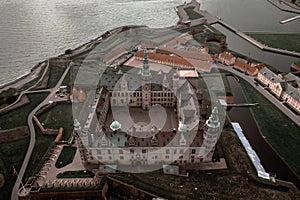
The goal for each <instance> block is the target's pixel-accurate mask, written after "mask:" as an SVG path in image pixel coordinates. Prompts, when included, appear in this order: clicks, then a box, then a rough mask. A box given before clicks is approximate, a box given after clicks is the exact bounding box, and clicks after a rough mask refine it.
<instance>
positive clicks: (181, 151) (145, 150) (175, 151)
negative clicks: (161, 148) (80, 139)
mask: <svg viewBox="0 0 300 200" xmlns="http://www.w3.org/2000/svg"><path fill="white" fill-rule="evenodd" d="M104 151H107V154H112V151H111V149H107V150H104ZM96 152H97V154H98V155H99V154H101V153H103V150H102V151H101V149H97V150H96ZM129 152H130V153H132V154H133V153H134V152H135V151H134V149H130V150H129ZM170 152H171V149H166V150H165V153H166V154H170ZM177 152H178V153H179V154H183V153H184V149H179V150H178V149H174V150H173V153H174V154H177ZM123 153H124V151H123V150H122V149H119V154H123ZM145 153H147V149H142V154H145ZM195 153H196V149H191V154H195Z"/></svg>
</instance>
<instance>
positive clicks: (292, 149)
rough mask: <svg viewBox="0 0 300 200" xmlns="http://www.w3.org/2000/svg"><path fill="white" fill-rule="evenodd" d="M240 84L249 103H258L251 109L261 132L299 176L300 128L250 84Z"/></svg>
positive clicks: (242, 82)
mask: <svg viewBox="0 0 300 200" xmlns="http://www.w3.org/2000/svg"><path fill="white" fill-rule="evenodd" d="M241 86H242V88H243V90H244V94H245V96H246V98H247V100H248V102H249V103H255V102H257V103H259V106H255V107H252V108H251V109H252V111H253V114H254V116H255V118H256V121H257V123H258V125H259V127H260V129H261V131H262V134H263V135H264V136H266V140H267V141H268V142H270V143H271V145H272V146H273V147H274V148H275V150H276V151H277V152H278V153H279V155H281V157H282V158H283V159H284V160H285V161H286V162H287V164H288V165H289V166H290V167H291V168H292V169H293V170H294V171H295V172H296V174H297V175H298V176H300V159H299V157H300V151H299V149H300V134H299V133H300V128H299V127H298V126H297V125H296V124H294V123H293V122H292V121H291V120H290V119H289V118H288V117H287V116H286V115H284V114H283V113H282V112H281V111H280V110H279V109H278V108H277V107H276V106H274V105H273V104H272V103H271V102H269V101H268V100H267V99H266V98H265V97H264V96H262V95H261V94H260V93H258V92H257V91H256V90H255V89H254V88H253V87H252V86H251V85H249V84H248V83H246V82H245V81H243V80H241ZM270 122H272V123H270Z"/></svg>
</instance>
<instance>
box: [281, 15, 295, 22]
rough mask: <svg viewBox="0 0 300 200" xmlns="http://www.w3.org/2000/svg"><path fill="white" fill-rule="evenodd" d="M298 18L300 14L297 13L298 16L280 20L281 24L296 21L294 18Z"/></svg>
mask: <svg viewBox="0 0 300 200" xmlns="http://www.w3.org/2000/svg"><path fill="white" fill-rule="evenodd" d="M298 18H300V15H297V16H295V17H291V18H289V19H286V20H282V21H280V24H285V23H288V22H291V21H294V20H296V19H298Z"/></svg>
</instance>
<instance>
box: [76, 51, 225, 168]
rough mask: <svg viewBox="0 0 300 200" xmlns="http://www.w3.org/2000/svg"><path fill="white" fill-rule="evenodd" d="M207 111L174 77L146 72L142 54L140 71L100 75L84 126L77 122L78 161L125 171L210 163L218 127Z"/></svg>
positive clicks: (146, 62)
mask: <svg viewBox="0 0 300 200" xmlns="http://www.w3.org/2000/svg"><path fill="white" fill-rule="evenodd" d="M206 109H207V107H206V106H204V105H203V95H202V92H201V89H197V88H195V86H192V85H191V84H190V83H189V81H188V80H186V79H182V78H180V77H179V75H178V73H177V71H174V70H173V71H172V70H171V71H170V72H169V73H164V72H162V71H159V72H152V71H150V68H149V60H148V50H147V49H144V51H143V66H142V69H141V70H138V69H136V68H134V69H133V70H129V71H128V72H126V73H124V72H122V70H121V69H120V70H119V71H118V72H117V73H104V74H103V75H102V77H101V80H99V84H98V87H97V91H96V95H95V98H94V100H93V103H92V105H91V106H90V110H89V113H88V116H87V118H86V121H85V123H84V124H83V126H81V123H79V121H77V120H75V122H74V129H75V132H76V133H77V134H78V136H79V137H78V146H79V151H80V153H81V158H82V161H83V162H84V163H86V164H97V165H100V166H101V164H105V165H108V166H113V168H116V169H117V170H124V171H139V170H141V171H150V170H153V169H154V168H157V167H160V166H162V165H169V164H178V165H184V164H192V163H200V162H210V161H211V160H212V155H213V152H214V148H215V145H216V142H217V140H218V138H219V135H220V134H221V125H220V120H219V118H218V109H217V108H216V107H215V108H213V109H212V113H211V116H210V117H209V118H208V119H207V120H206V118H207V113H206V111H205V112H203V111H204V110H206ZM99 168H100V167H99Z"/></svg>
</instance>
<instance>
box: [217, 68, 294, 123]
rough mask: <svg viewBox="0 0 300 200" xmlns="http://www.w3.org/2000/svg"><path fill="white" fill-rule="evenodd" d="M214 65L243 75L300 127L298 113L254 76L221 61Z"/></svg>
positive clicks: (240, 75) (243, 77)
mask: <svg viewBox="0 0 300 200" xmlns="http://www.w3.org/2000/svg"><path fill="white" fill-rule="evenodd" d="M214 67H216V68H218V69H223V70H226V71H228V72H231V73H233V74H235V75H237V76H239V77H241V78H242V79H244V80H245V81H247V82H248V83H249V84H250V85H252V86H253V87H254V88H255V89H256V90H257V91H258V92H260V93H261V94H262V95H264V97H266V98H267V99H268V100H269V101H270V102H271V103H272V104H274V105H275V106H276V107H277V108H278V109H279V110H281V111H282V112H283V113H284V114H285V115H286V116H287V117H289V118H290V119H291V120H292V121H293V122H294V123H295V124H297V125H298V126H299V127H300V116H299V115H296V114H295V113H294V112H292V111H291V110H290V109H289V108H287V107H286V106H285V105H284V104H283V103H282V102H280V101H278V100H277V99H276V98H275V97H274V96H273V95H272V94H270V93H269V92H268V91H267V90H265V89H264V88H263V87H261V86H260V85H256V84H255V80H254V77H252V76H248V75H246V74H244V73H241V72H239V71H237V70H235V69H233V68H232V67H229V66H224V65H222V64H220V63H216V64H215V66H214Z"/></svg>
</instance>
